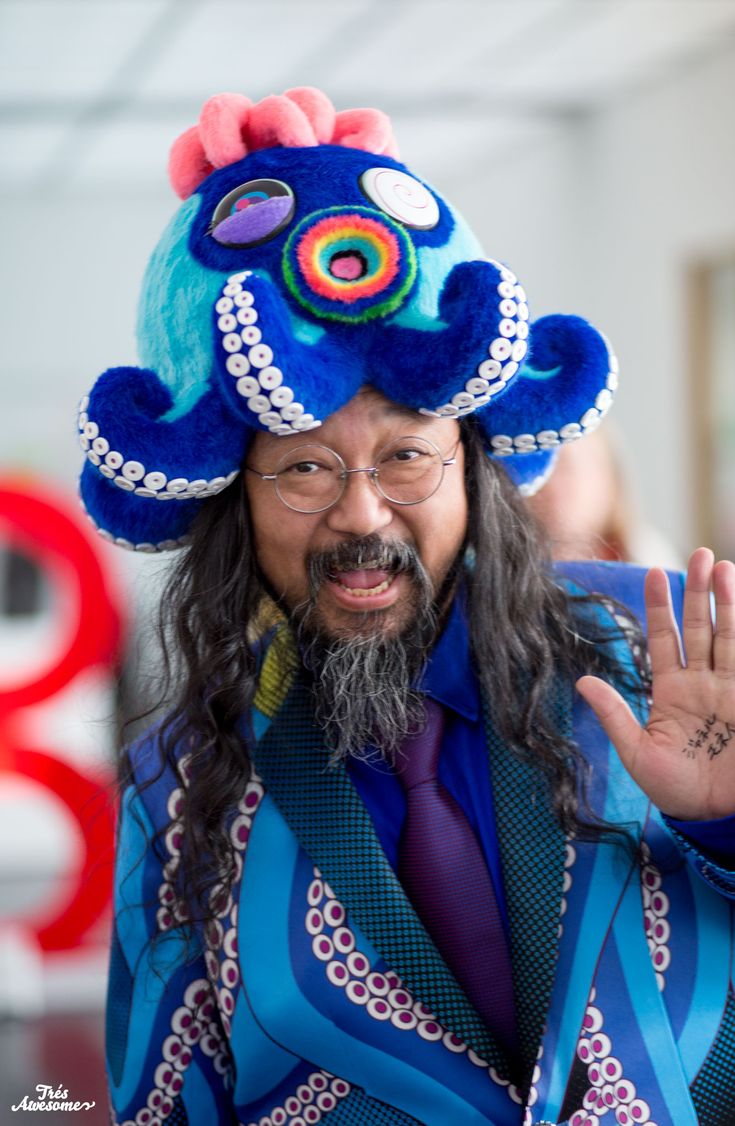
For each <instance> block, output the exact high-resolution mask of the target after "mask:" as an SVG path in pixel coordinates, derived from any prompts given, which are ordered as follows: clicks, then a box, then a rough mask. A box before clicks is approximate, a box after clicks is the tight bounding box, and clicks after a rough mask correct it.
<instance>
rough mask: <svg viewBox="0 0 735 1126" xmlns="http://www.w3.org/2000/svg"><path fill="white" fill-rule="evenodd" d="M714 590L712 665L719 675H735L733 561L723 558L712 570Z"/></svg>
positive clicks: (734, 575) (734, 568) (734, 573)
mask: <svg viewBox="0 0 735 1126" xmlns="http://www.w3.org/2000/svg"><path fill="white" fill-rule="evenodd" d="M712 585H713V588H714V592H715V643H714V649H713V654H714V667H715V671H716V672H717V673H719V675H720V676H735V563H731V562H730V561H729V560H728V559H723V560H721V562H719V563H716V564H715V567H714V570H713V572H712Z"/></svg>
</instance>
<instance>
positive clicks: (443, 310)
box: [369, 260, 528, 417]
mask: <svg viewBox="0 0 735 1126" xmlns="http://www.w3.org/2000/svg"><path fill="white" fill-rule="evenodd" d="M439 317H440V319H441V321H442V322H444V324H445V326H446V327H444V328H441V329H439V330H437V331H431V330H422V329H419V328H408V327H406V326H405V325H401V326H400V327H399V326H398V325H384V326H383V328H382V329H381V332H380V334H379V335H376V337H375V340H374V343H373V347H372V350H371V352H370V357H369V358H370V369H371V373H372V375H371V380H370V381H371V382H372V383H374V384H375V385H376V386H377V387H378V388H379V389H380V390H381V391H382V392H383V393H384V394H386V395H388V396H389V397H393V398H399V399H400V401H401V402H402V403H406V404H407V405H409V406H412V407H414V408H416V409H418V410H421V411H422V412H423V413H425V414H436V415H440V416H448V417H457V416H462V415H465V414H469V413H470V412H471V411H474V410H477V409H478V407H482V406H485V404H487V403H489V402H490V401H491V400H494V399H495V398H496V397H497V396H498V395H500V394H502V393H503V392H504V391H505V390H506V388H507V387H508V385H509V384H510V383H511V381H512V380H513V378H514V377H515V375H516V373H517V371H518V368H519V365H520V362H521V361H522V360H523V358H524V356H525V354H526V348H527V345H526V337H527V335H528V325H527V323H526V322H527V318H528V306H527V305H526V299H525V293H524V292H523V289H522V287H521V286H519V285H518V283H517V279H516V277H515V274H512V273H511V272H510V271H509V270H507V269H506V268H505V267H504V266H502V265H501V264H500V263H498V262H493V261H490V260H488V261H476V262H462V263H460V264H459V265H457V266H454V267H453V269H452V270H451V271H450V273H449V275H448V277H447V279H446V282H445V283H444V287H443V289H442V292H441V296H440V299H439ZM398 389H400V390H398ZM397 392H398V393H397Z"/></svg>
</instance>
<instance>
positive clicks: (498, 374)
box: [419, 258, 528, 418]
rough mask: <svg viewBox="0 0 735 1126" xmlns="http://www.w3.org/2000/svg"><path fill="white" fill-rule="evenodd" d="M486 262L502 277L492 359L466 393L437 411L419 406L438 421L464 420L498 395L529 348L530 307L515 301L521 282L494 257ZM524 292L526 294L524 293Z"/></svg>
mask: <svg viewBox="0 0 735 1126" xmlns="http://www.w3.org/2000/svg"><path fill="white" fill-rule="evenodd" d="M487 261H488V262H489V263H490V265H491V266H495V268H496V270H498V271H499V273H500V278H501V280H500V282H499V283H498V286H497V293H498V297H499V301H498V314H499V317H500V320H499V322H498V333H499V335H498V336H496V337H495V339H494V340H491V341H490V344H489V345H488V349H487V351H488V356H489V357H490V359H489V360H483V361H482V362H481V363H480V364H478V366H477V370H476V371H475V372H474V373H473V374H472V375H471V376H470V378H469V379H468V380H467V382H466V383H465V389H464V391H463V392H459V393H458V394H457V395H455V396H454V397H453V398H452V399H451V400H450V401H449V402H448V403H442V404H441V405H440V406H438V407H435V408H434V410H429V409H428V408H427V407H420V408H419V413H420V414H428V415H433V416H436V417H438V418H461V417H462V416H463V415H466V414H471V413H472V411H475V410H477V409H478V407H482V406H484V405H485V404H486V403H488V402H489V401H490V399H491V398H492V396H493V395H497V394H498V392H500V391H502V390H504V388H505V387H506V386H507V385H508V382H509V380H510V379H511V378H512V377H513V376H514V375H515V373H516V371H517V370H518V364H519V363H520V361H521V360H522V359H523V357H524V356H525V354H526V351H527V347H528V346H527V345H526V343H525V337H526V336H527V335H528V331H527V326H526V325H525V323H524V322H525V318H524V316H523V311H524V309H525V315H526V317H527V316H528V308H527V307H526V306H524V305H522V304H521V305H519V304H517V303H516V300H514V299H515V298H517V296H518V295H517V292H516V290H517V289H520V286H517V285H516V283H517V281H518V279H517V278H516V276H515V274H513V273H511V271H510V270H509V269H507V268H506V267H505V266H504V265H503V264H502V262H496V260H495V259H494V258H488V259H487ZM521 292H523V291H522V290H521ZM524 330H525V331H524ZM510 356H512V357H513V359H512V361H511V362H510V363H506V364H505V365H504V366H503V361H505V360H508V359H509V357H510ZM493 380H494V382H493ZM460 396H461V397H462V402H461V403H459V402H458V399H459V398H460Z"/></svg>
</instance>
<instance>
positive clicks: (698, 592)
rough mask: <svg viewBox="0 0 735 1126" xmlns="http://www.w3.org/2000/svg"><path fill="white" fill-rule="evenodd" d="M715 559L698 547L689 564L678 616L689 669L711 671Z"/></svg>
mask: <svg viewBox="0 0 735 1126" xmlns="http://www.w3.org/2000/svg"><path fill="white" fill-rule="evenodd" d="M714 561H715V557H714V555H713V553H712V552H711V551H710V549H709V548H708V547H699V548H697V550H696V551H695V552H694V554H693V555H692V556H691V558H690V560H689V566H688V568H687V582H686V587H685V588H684V613H683V616H682V624H683V631H682V632H683V638H682V640H683V642H684V657H685V659H686V663H687V666H688V667H689V668H690V669H709V668H711V667H712V611H711V607H710V584H711V581H712V566H713V564H714Z"/></svg>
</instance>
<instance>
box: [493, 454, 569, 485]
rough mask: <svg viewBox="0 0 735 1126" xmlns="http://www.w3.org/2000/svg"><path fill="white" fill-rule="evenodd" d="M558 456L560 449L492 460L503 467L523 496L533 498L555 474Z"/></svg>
mask: <svg viewBox="0 0 735 1126" xmlns="http://www.w3.org/2000/svg"><path fill="white" fill-rule="evenodd" d="M558 456H559V450H558V449H553V450H535V451H534V452H533V453H530V454H519V455H518V457H493V456H491V457H490V460H491V461H497V462H499V463H500V464H501V465H502V466H503V469H504V470H505V472H506V473H507V474H508V476H509V477H510V479H511V481H512V482H513V484H514V485H516V486H517V487H518V492H519V493H520V494H521V496H523V497H532V496H534V495H535V494H536V493H537V492H538V491H539V489H542V488H543V487H544V485H545V484H546V482H547V481H548V479H549V477H550V476H551V474H552V473H553V472H554V465H555V463H556V459H557V457H558Z"/></svg>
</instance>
